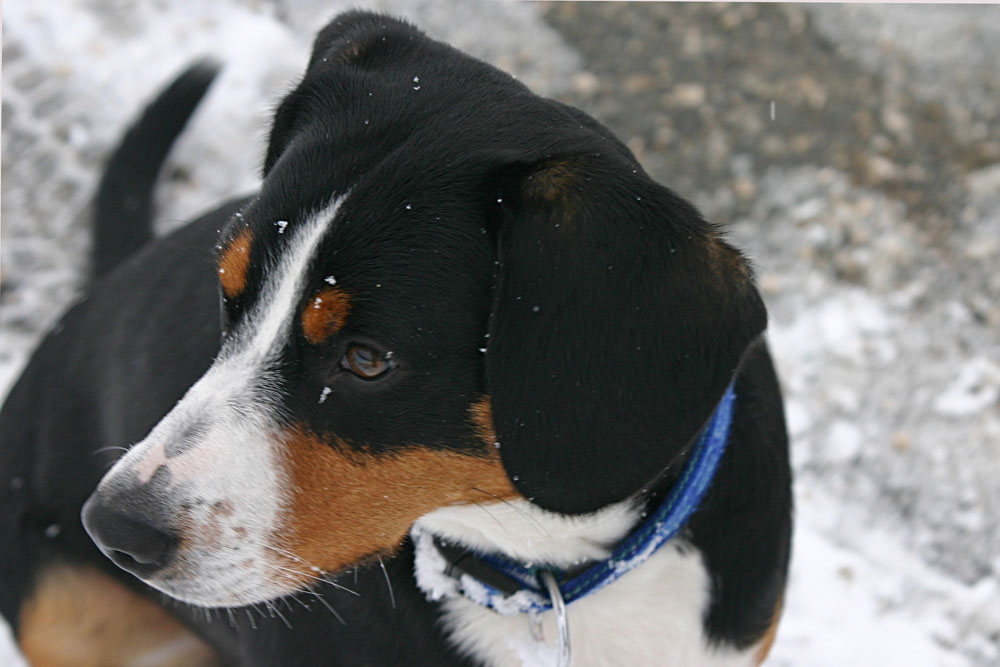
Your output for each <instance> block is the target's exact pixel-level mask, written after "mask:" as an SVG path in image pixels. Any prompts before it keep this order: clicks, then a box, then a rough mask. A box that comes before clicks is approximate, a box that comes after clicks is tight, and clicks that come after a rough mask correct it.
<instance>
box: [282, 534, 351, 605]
mask: <svg viewBox="0 0 1000 667" xmlns="http://www.w3.org/2000/svg"><path fill="white" fill-rule="evenodd" d="M264 547H265V548H267V549H271V550H272V551H276V552H278V553H279V554H282V555H284V556H287V557H289V558H292V559H293V560H296V561H298V562H300V563H302V564H303V565H307V566H308V567H309V569H310V572H303V571H301V570H293V569H291V568H286V567H281V566H280V565H275V564H274V563H267V565H268V567H272V568H274V569H276V570H280V571H282V572H288V573H289V574H294V575H299V576H307V577H311V578H314V579H318V580H319V581H322V582H323V583H326V584H330V585H331V586H333V587H334V588H339V589H340V590H342V591H346V592H348V593H350V594H351V595H357V596H358V597H361V594H360V593H358V592H357V591H352V590H351V589H350V588H348V587H347V586H343V585H341V584H338V583H337V582H336V581H333V580H332V579H327V578H326V577H325V576H324V575H323V574H322V570H320V569H319V568H318V567H316V566H315V565H312V564H310V563H309V561H306V560H303V559H302V558H299V557H298V556H296V555H295V554H293V553H291V552H289V551H285V550H284V549H279V548H277V547H272V546H271V545H269V544H265V545H264Z"/></svg>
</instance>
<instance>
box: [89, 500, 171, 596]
mask: <svg viewBox="0 0 1000 667" xmlns="http://www.w3.org/2000/svg"><path fill="white" fill-rule="evenodd" d="M80 516H81V518H82V519H83V527H84V528H86V529H87V532H88V533H89V534H90V537H91V539H93V540H94V542H95V543H96V544H97V546H98V547H99V548H100V550H101V551H103V552H104V555H105V556H107V557H108V558H110V559H111V560H112V561H113V562H114V563H115V565H117V566H118V567H120V568H122V569H123V570H127V571H129V572H131V573H132V574H134V575H136V576H137V577H149V576H150V575H152V574H153V573H155V572H157V571H158V570H162V569H163V568H164V567H166V566H167V564H169V563H170V561H171V559H172V558H173V557H174V552H175V551H176V550H177V536H176V535H174V534H173V533H171V532H168V531H166V530H164V529H163V528H160V527H158V526H155V525H153V523H152V521H150V520H149V519H147V518H145V517H141V516H137V515H136V514H134V513H129V512H126V511H124V510H122V509H120V507H118V503H115V504H112V503H110V502H108V500H107V499H106V498H104V497H103V495H102V494H101V493H99V492H95V493H94V494H93V495H92V496H90V498H89V499H88V500H87V502H86V503H85V504H84V505H83V511H82V512H81V514H80Z"/></svg>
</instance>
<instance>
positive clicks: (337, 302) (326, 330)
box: [302, 287, 351, 345]
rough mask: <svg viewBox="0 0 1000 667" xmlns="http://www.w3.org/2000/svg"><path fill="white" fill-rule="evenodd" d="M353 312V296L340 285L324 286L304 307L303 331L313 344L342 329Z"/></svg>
mask: <svg viewBox="0 0 1000 667" xmlns="http://www.w3.org/2000/svg"><path fill="white" fill-rule="evenodd" d="M349 312H351V297H350V296H348V294H347V292H345V291H344V290H342V289H340V288H339V287H324V288H323V289H321V290H319V291H318V292H316V293H315V294H313V295H312V298H310V299H309V300H308V301H307V302H306V305H305V308H303V309H302V332H303V333H304V334H305V337H306V340H308V341H309V342H310V343H312V344H313V345H315V344H317V343H322V342H323V341H324V340H326V339H327V338H329V337H330V336H332V335H333V334H335V333H337V332H338V331H340V329H341V327H343V326H344V322H345V321H346V320H347V314H348V313H349Z"/></svg>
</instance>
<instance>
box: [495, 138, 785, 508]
mask: <svg viewBox="0 0 1000 667" xmlns="http://www.w3.org/2000/svg"><path fill="white" fill-rule="evenodd" d="M501 181H502V185H501V186H500V191H499V196H498V199H501V200H502V202H501V204H500V206H501V207H502V211H503V212H502V214H500V216H499V217H498V219H497V220H496V221H495V224H496V229H495V232H496V239H497V255H498V260H499V261H498V273H497V282H496V291H495V296H494V303H493V308H492V313H491V316H490V325H489V341H488V346H487V353H486V361H485V365H486V386H487V390H488V392H489V393H490V396H491V407H492V413H493V424H494V428H495V430H496V434H497V437H498V440H499V442H500V455H501V458H502V460H503V464H504V466H505V468H506V471H507V474H508V475H509V476H510V478H511V480H512V481H513V483H514V484H515V485H516V486H517V488H518V490H519V491H520V492H521V493H522V494H524V496H526V497H527V498H529V499H530V500H532V501H533V502H534V503H535V504H537V505H539V506H540V507H542V508H545V509H549V510H552V511H556V512H562V513H569V514H578V513H585V512H590V511H594V510H596V509H599V508H601V507H603V506H606V505H608V504H611V503H614V502H617V501H621V500H624V499H626V498H628V497H629V496H631V495H632V494H634V493H636V492H637V491H638V490H640V489H641V488H643V487H644V486H645V485H647V484H649V483H650V482H652V481H654V480H656V479H657V478H658V477H659V476H660V475H661V474H662V473H663V471H664V470H665V469H666V468H667V467H668V466H669V465H670V464H671V462H672V461H674V460H675V458H676V457H677V456H678V455H679V454H681V453H682V452H683V451H684V449H685V447H687V446H688V445H689V444H690V443H691V442H692V441H693V440H694V438H696V437H697V435H698V433H699V431H700V429H701V428H702V427H703V426H704V425H705V423H706V421H707V420H708V418H709V417H710V416H711V413H712V411H713V410H714V408H715V406H716V404H717V402H718V401H719V400H720V398H721V396H722V394H723V392H724V391H725V389H726V386H727V385H728V384H729V383H730V381H731V380H732V379H733V377H734V374H735V372H736V370H737V367H738V366H739V364H740V360H741V357H742V355H743V352H744V350H746V349H747V347H748V346H749V345H750V343H752V342H753V341H754V340H755V339H757V338H758V337H759V336H760V335H761V333H762V332H763V330H764V328H765V325H766V314H765V310H764V306H763V303H762V302H761V299H760V296H759V294H758V293H757V290H756V289H755V287H754V285H753V281H752V276H751V272H750V269H749V266H748V265H747V263H746V261H745V260H744V258H743V257H742V256H741V255H740V254H739V253H738V252H737V251H736V250H735V249H733V248H732V247H730V246H729V245H727V244H726V243H725V242H724V241H722V240H721V239H720V238H719V236H718V235H717V234H716V232H715V230H714V229H713V228H712V227H711V226H710V225H708V224H707V223H706V222H705V221H704V220H703V219H702V218H701V216H700V215H699V214H698V212H697V211H696V210H695V209H694V208H693V207H692V206H691V205H689V204H688V203H687V202H685V201H684V200H682V199H681V198H679V197H677V196H676V195H675V194H673V193H672V192H671V191H669V190H668V189H666V188H664V187H662V186H660V185H658V184H656V183H655V182H653V181H652V180H650V179H649V177H648V176H646V175H645V174H644V173H643V172H642V170H641V169H640V168H639V167H638V165H636V164H635V163H634V162H633V161H632V159H631V157H630V156H625V155H623V154H621V153H611V154H608V153H605V154H604V155H603V156H599V155H595V154H593V153H588V154H585V155H582V156H577V157H567V158H565V159H560V158H545V159H542V160H541V161H538V162H534V163H531V162H524V161H522V162H521V163H520V164H519V165H518V166H515V167H510V168H507V170H506V172H505V175H504V176H503V177H502V178H501Z"/></svg>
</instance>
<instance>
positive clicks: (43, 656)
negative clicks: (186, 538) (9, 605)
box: [18, 565, 220, 667]
mask: <svg viewBox="0 0 1000 667" xmlns="http://www.w3.org/2000/svg"><path fill="white" fill-rule="evenodd" d="M18 643H19V644H20V647H21V650H22V651H23V652H24V655H25V657H27V658H28V660H29V662H30V663H31V664H32V665H33V666H34V667H49V666H51V667H57V666H58V667H106V666H107V665H143V666H144V667H173V666H176V667H198V666H206V667H207V666H208V665H217V664H220V663H219V661H218V659H217V657H216V655H215V653H214V652H213V651H212V649H211V648H209V647H208V645H206V644H205V643H204V642H203V641H202V640H201V639H199V638H198V637H196V636H195V635H194V634H193V633H191V631H190V630H188V629H187V628H185V627H184V626H183V625H181V623H180V622H179V621H177V620H176V619H175V618H174V617H172V616H170V615H169V614H167V612H166V611H164V610H163V609H162V608H161V607H159V606H158V605H156V604H154V603H153V602H150V601H149V600H147V599H145V598H143V597H141V596H139V595H137V594H135V593H133V592H132V591H130V590H128V589H127V588H125V587H124V586H122V585H121V584H119V583H118V582H116V581H115V580H114V579H111V578H110V577H108V576H107V575H104V574H102V573H101V572H99V571H98V570H96V569H94V568H91V567H71V566H69V565H56V566H52V567H50V568H49V569H48V570H46V571H45V572H44V574H42V576H41V578H40V580H39V582H38V584H37V585H36V587H35V590H34V592H33V593H32V595H31V597H30V598H29V599H28V600H27V601H26V602H25V604H24V606H23V607H22V608H21V617H20V628H19V631H18Z"/></svg>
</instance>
